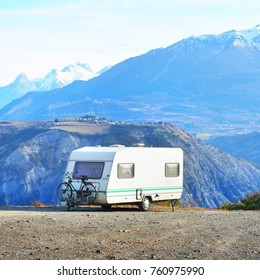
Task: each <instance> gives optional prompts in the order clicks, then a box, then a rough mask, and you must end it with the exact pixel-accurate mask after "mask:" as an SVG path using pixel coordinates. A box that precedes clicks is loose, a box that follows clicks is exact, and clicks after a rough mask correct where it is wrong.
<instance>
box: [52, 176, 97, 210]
mask: <svg viewBox="0 0 260 280" xmlns="http://www.w3.org/2000/svg"><path fill="white" fill-rule="evenodd" d="M66 177H67V181H65V182H62V183H61V184H60V185H59V186H58V187H57V197H58V199H59V200H60V201H61V202H66V203H67V206H68V210H70V208H71V207H74V206H75V205H80V204H87V205H88V204H91V203H93V202H94V200H95V199H96V197H97V189H96V186H95V185H94V184H93V183H91V182H87V180H88V177H87V176H81V178H80V180H81V184H80V187H79V189H76V188H75V187H74V186H73V184H72V182H73V180H72V177H71V175H70V174H69V173H67V174H66Z"/></svg>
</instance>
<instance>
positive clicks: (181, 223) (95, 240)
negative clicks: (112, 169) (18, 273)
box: [0, 207, 260, 260]
mask: <svg viewBox="0 0 260 280" xmlns="http://www.w3.org/2000/svg"><path fill="white" fill-rule="evenodd" d="M0 237H1V245H0V259H2V260H3V259H5V260H7V259H19V260H21V259H23V260H29V259H34V260H36V259H45V260H47V259H120V260H121V259H165V260H166V259H168V260H173V259H181V260H183V259H198V260H201V259H257V260H259V259H260V246H259V244H260V212H259V211H255V212H253V211H248V212H243V211H239V212H227V211H219V210H198V209H189V210H185V209H177V210H176V211H175V212H172V211H171V209H170V208H163V209H161V208H159V209H157V208H153V209H152V210H150V211H149V212H140V211H139V210H138V209H135V208H123V209H122V208H120V209H115V210H113V211H111V212H105V211H101V209H100V208H84V209H78V210H76V211H71V212H67V211H66V209H63V208H59V207H44V208H36V207H25V208H24V207H20V208H17V207H15V208H0Z"/></svg>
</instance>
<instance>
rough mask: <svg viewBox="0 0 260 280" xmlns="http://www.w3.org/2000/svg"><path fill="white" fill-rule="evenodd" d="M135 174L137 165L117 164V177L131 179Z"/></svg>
mask: <svg viewBox="0 0 260 280" xmlns="http://www.w3.org/2000/svg"><path fill="white" fill-rule="evenodd" d="M134 176H135V165H134V164H133V163H119V164H118V166H117V177H118V178H119V179H129V178H134Z"/></svg>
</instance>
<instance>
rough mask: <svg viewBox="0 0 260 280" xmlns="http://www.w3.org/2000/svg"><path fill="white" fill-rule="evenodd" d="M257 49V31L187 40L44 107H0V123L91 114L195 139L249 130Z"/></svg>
mask: <svg viewBox="0 0 260 280" xmlns="http://www.w3.org/2000/svg"><path fill="white" fill-rule="evenodd" d="M239 34H240V35H239ZM241 34H242V35H243V34H247V37H248V38H249V37H250V41H249V39H248V41H246V42H247V44H246V46H245V44H243V46H242V47H241V45H239V44H237V43H234V42H237V40H240V41H241V40H242V41H243V42H244V40H245V39H246V35H243V36H242V35H241ZM248 34H251V35H250V36H249V35H248ZM252 34H255V35H252ZM252 42H253V43H252ZM259 42H260V35H259V27H255V28H251V29H247V30H244V31H228V32H224V33H222V34H219V35H202V36H198V37H194V36H193V37H189V38H186V39H183V40H181V41H179V42H177V43H175V44H173V45H171V46H169V47H167V48H163V49H162V48H161V49H156V50H151V51H149V52H147V53H146V54H143V55H140V56H137V57H133V58H129V59H127V60H125V61H123V62H121V63H119V64H117V65H115V66H113V67H111V68H110V69H109V70H108V71H106V72H105V73H103V74H102V75H100V76H98V77H95V78H94V79H91V80H89V81H87V82H83V81H75V82H73V83H72V84H70V85H68V86H66V87H63V88H62V89H58V90H55V91H50V92H44V96H45V99H44V100H43V98H42V93H37V92H34V93H33V94H31V93H30V94H27V95H25V96H23V97H22V98H21V99H19V100H15V101H13V102H12V103H10V104H8V105H7V106H6V107H4V108H2V109H1V110H0V119H6V120H14V119H18V120H40V119H52V118H59V117H70V116H76V115H77V116H82V115H86V114H94V115H100V116H102V117H106V118H109V119H117V120H120V121H127V122H128V121H129V122H142V121H146V122H148V121H156V120H165V121H167V122H174V123H176V124H177V125H179V126H181V127H183V128H185V129H186V130H188V131H191V132H192V133H195V134H196V133H207V134H209V135H212V134H221V133H222V134H225V133H227V132H238V131H241V130H242V129H244V128H245V127H251V128H252V130H255V129H258V128H259V127H260V123H259V121H257V120H258V117H257V116H258V112H259V104H260V96H259V94H258V93H257V92H258V91H257V89H258V88H259V87H260V79H259V78H260V70H259V69H260V49H259V48H258V47H257V46H258V45H259ZM253 44H254V45H253ZM38 104H41V106H40V107H39V105H38ZM25 111H26V114H24V112H25ZM238 116H239V118H238ZM238 119H239V120H238ZM255 120H256V121H255Z"/></svg>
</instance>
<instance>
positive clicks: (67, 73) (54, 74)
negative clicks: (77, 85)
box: [0, 62, 111, 108]
mask: <svg viewBox="0 0 260 280" xmlns="http://www.w3.org/2000/svg"><path fill="white" fill-rule="evenodd" d="M110 67H111V66H106V67H104V68H102V69H101V70H100V71H98V72H97V73H95V72H94V71H93V70H92V68H91V67H90V65H89V64H87V63H81V62H76V63H74V64H70V65H67V66H65V67H64V68H62V69H61V70H58V69H52V70H51V71H50V72H49V73H47V74H46V75H45V76H44V77H42V78H34V79H29V78H28V76H27V75H26V74H25V73H21V74H19V75H18V76H17V77H16V78H15V80H14V81H13V82H12V83H10V84H8V85H5V86H1V87H0V108H1V107H3V106H5V105H7V104H8V103H10V102H12V101H13V100H15V99H18V98H21V97H22V96H24V95H25V94H26V93H28V92H32V91H35V92H42V91H49V90H53V89H57V88H61V87H64V86H66V85H68V84H70V83H72V82H74V81H76V80H84V81H87V80H89V79H92V78H94V77H97V76H99V75H100V74H101V73H103V72H105V71H107V70H108V69H109V68H110Z"/></svg>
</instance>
